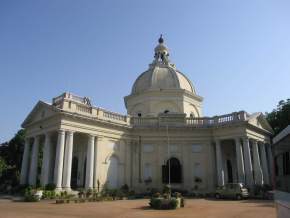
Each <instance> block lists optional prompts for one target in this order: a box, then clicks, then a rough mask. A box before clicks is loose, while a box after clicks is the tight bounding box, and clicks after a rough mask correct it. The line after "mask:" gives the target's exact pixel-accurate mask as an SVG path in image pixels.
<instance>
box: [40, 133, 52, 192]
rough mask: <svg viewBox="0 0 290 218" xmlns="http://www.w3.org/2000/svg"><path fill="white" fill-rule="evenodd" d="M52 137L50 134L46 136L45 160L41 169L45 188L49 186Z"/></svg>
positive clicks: (42, 182)
mask: <svg viewBox="0 0 290 218" xmlns="http://www.w3.org/2000/svg"><path fill="white" fill-rule="evenodd" d="M50 137H51V135H50V133H48V132H47V133H46V134H45V142H44V147H43V160H42V168H41V184H42V185H43V186H45V185H46V184H48V180H49V172H50V161H51V160H50V159H51V138H50Z"/></svg>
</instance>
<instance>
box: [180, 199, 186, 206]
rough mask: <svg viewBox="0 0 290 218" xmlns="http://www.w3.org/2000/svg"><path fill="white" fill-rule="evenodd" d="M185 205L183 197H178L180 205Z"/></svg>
mask: <svg viewBox="0 0 290 218" xmlns="http://www.w3.org/2000/svg"><path fill="white" fill-rule="evenodd" d="M184 206H185V199H184V198H181V199H180V207H184Z"/></svg>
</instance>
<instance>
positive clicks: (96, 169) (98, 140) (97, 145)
mask: <svg viewBox="0 0 290 218" xmlns="http://www.w3.org/2000/svg"><path fill="white" fill-rule="evenodd" d="M101 141H102V137H99V136H98V137H97V138H96V139H95V148H94V152H95V157H94V188H95V189H97V188H98V179H99V174H98V173H99V163H98V161H99V156H100V151H99V149H100V144H101ZM99 188H100V189H101V188H102V187H99Z"/></svg>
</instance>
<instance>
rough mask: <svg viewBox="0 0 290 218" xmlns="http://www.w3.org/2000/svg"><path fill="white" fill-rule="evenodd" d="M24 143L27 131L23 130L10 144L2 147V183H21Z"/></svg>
mask: <svg viewBox="0 0 290 218" xmlns="http://www.w3.org/2000/svg"><path fill="white" fill-rule="evenodd" d="M24 143H25V131H24V130H23V129H21V130H19V131H18V132H17V133H16V134H15V136H14V137H13V138H12V139H11V140H10V141H9V142H5V143H2V144H1V145H0V168H1V169H0V183H2V184H4V183H9V184H10V185H12V186H15V185H16V184H18V183H19V174H20V170H21V161H22V154H23V149H24Z"/></svg>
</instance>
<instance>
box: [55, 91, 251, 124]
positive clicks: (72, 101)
mask: <svg viewBox="0 0 290 218" xmlns="http://www.w3.org/2000/svg"><path fill="white" fill-rule="evenodd" d="M52 103H53V105H54V106H55V107H57V108H60V109H62V110H63V111H65V112H70V113H73V114H79V115H82V116H87V117H90V118H93V119H99V120H104V121H109V122H111V123H116V124H122V125H127V126H131V127H159V126H181V127H182V126H192V127H200V128H203V127H210V126H219V125H225V124H229V123H234V122H240V121H244V120H246V118H247V116H248V115H247V113H246V112H245V111H240V112H234V113H231V114H225V115H222V116H214V117H185V114H172V113H170V114H160V115H159V116H158V117H130V116H126V115H122V114H119V113H115V112H111V111H108V110H105V109H102V108H98V107H93V106H91V103H90V100H89V98H86V97H79V96H77V95H73V94H71V93H63V94H62V95H60V96H58V97H56V98H53V100H52Z"/></svg>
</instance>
